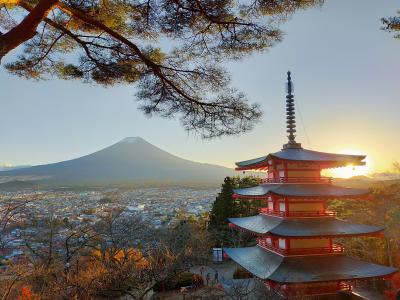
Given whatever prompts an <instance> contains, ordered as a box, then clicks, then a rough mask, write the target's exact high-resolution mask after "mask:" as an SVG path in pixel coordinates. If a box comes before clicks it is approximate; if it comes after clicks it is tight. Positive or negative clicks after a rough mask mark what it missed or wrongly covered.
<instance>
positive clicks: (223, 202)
mask: <svg viewBox="0 0 400 300" xmlns="http://www.w3.org/2000/svg"><path fill="white" fill-rule="evenodd" d="M234 188H235V180H234V178H231V177H226V178H225V179H224V183H223V184H222V189H221V192H220V193H219V194H218V196H217V198H216V199H215V202H214V203H213V206H212V209H211V213H210V228H213V229H219V228H221V226H224V225H227V224H228V218H229V217H233V216H234V215H235V202H234V199H233V197H232V195H233V189H234Z"/></svg>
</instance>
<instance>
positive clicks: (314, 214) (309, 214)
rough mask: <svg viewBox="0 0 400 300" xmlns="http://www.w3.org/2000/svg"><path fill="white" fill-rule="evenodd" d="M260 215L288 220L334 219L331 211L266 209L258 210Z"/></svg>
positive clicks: (333, 213)
mask: <svg viewBox="0 0 400 300" xmlns="http://www.w3.org/2000/svg"><path fill="white" fill-rule="evenodd" d="M259 212H260V214H264V215H269V216H278V217H288V218H318V217H335V216H336V213H335V212H333V211H328V210H325V211H277V210H274V209H270V208H267V207H263V208H260V210H259Z"/></svg>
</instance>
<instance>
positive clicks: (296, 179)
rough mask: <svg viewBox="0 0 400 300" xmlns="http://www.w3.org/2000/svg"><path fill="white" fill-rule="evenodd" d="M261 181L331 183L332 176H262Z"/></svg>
mask: <svg viewBox="0 0 400 300" xmlns="http://www.w3.org/2000/svg"><path fill="white" fill-rule="evenodd" d="M262 182H263V183H332V177H289V178H284V177H280V178H264V179H263V180H262Z"/></svg>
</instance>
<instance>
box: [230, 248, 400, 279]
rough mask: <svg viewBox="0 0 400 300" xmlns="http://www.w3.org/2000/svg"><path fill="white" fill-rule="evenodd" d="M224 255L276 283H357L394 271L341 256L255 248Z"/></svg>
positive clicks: (231, 250) (261, 277) (238, 249)
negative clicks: (289, 253) (285, 254)
mask: <svg viewBox="0 0 400 300" xmlns="http://www.w3.org/2000/svg"><path fill="white" fill-rule="evenodd" d="M224 251H225V253H226V254H227V255H228V256H229V257H230V258H232V259H233V260H234V261H235V262H236V263H238V264H239V265H241V266H242V267H243V268H245V269H246V270H247V271H249V272H250V273H252V274H254V275H255V276H257V277H258V278H260V279H262V280H265V279H269V280H273V281H276V282H280V283H305V282H323V281H336V280H357V279H368V278H374V277H384V276H387V275H390V274H393V273H395V272H397V269H395V268H391V267H386V266H381V265H377V264H372V263H368V262H363V261H360V260H357V259H354V258H351V257H348V256H345V255H313V256H296V257H283V256H280V255H278V254H275V253H273V252H271V251H267V250H265V249H263V248H261V247H259V246H255V247H247V248H224Z"/></svg>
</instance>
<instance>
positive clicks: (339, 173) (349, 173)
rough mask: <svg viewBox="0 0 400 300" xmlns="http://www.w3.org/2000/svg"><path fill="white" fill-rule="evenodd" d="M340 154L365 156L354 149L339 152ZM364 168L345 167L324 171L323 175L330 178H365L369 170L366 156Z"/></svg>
mask: <svg viewBox="0 0 400 300" xmlns="http://www.w3.org/2000/svg"><path fill="white" fill-rule="evenodd" d="M339 153H342V154H356V155H358V154H365V152H363V151H358V150H354V149H346V150H343V151H339ZM365 162H366V163H365V166H352V165H348V166H346V167H341V168H335V169H328V170H325V171H324V174H325V175H327V176H331V177H334V178H351V177H354V176H367V175H368V174H369V173H370V170H371V160H370V159H369V157H368V155H367V158H366V159H365Z"/></svg>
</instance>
